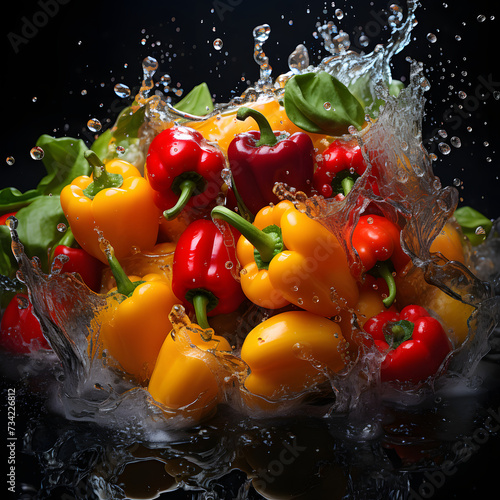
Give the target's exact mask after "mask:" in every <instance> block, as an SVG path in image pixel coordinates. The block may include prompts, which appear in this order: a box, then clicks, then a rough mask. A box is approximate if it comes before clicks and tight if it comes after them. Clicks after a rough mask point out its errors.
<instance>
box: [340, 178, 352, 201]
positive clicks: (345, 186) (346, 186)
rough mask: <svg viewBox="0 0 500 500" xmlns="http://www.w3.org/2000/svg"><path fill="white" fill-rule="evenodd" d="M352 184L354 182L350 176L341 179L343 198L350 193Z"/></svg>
mask: <svg viewBox="0 0 500 500" xmlns="http://www.w3.org/2000/svg"><path fill="white" fill-rule="evenodd" d="M354 182H355V180H354V179H353V178H352V177H351V176H350V175H348V176H347V177H344V178H343V179H342V182H341V184H342V190H343V191H344V196H347V195H348V194H349V193H350V191H351V189H352V187H353V186H354Z"/></svg>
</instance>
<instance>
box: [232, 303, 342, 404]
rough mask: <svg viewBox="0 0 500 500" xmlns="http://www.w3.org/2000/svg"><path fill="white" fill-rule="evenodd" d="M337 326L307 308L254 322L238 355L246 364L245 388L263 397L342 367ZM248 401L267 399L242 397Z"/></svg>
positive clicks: (289, 392)
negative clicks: (247, 367) (261, 321)
mask: <svg viewBox="0 0 500 500" xmlns="http://www.w3.org/2000/svg"><path fill="white" fill-rule="evenodd" d="M344 343H345V341H344V338H343V336H342V333H341V330H340V326H339V325H338V324H336V323H334V322H333V321H331V320H329V319H327V318H324V317H322V316H317V315H315V314H312V313H310V312H307V311H288V312H284V313H281V314H277V315H276V316H273V317H271V318H269V319H267V320H266V321H264V322H263V323H261V324H260V325H258V326H256V327H255V328H254V329H253V330H252V331H251V332H250V333H249V334H248V335H247V337H246V338H245V341H244V343H243V346H242V348H241V359H242V360H243V361H244V362H245V363H246V364H247V365H248V366H249V368H250V374H249V375H248V376H247V377H246V379H245V388H246V389H247V390H248V391H249V392H250V393H251V394H254V395H257V396H262V397H263V398H265V399H267V400H271V401H272V400H274V401H279V400H282V399H288V398H290V397H293V396H296V395H298V394H300V393H302V392H304V391H307V390H308V389H310V388H312V387H314V386H315V385H317V384H318V383H321V382H325V381H326V380H327V379H328V374H329V373H332V372H338V371H340V370H342V368H344V359H343V352H342V348H343V344H344ZM245 399H246V402H247V404H249V403H250V405H252V406H253V405H254V404H256V405H257V406H265V400H261V401H259V398H251V396H250V397H246V398H245Z"/></svg>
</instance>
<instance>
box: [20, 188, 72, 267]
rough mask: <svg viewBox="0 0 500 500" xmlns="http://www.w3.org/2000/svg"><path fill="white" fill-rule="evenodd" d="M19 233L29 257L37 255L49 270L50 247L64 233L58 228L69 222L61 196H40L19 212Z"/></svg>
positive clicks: (56, 242) (55, 243)
mask: <svg viewBox="0 0 500 500" xmlns="http://www.w3.org/2000/svg"><path fill="white" fill-rule="evenodd" d="M16 218H17V220H18V226H17V233H18V235H19V239H20V241H21V243H22V244H23V246H24V251H25V252H26V255H28V256H29V257H34V256H37V257H38V258H39V259H40V261H41V262H42V269H43V270H44V271H45V272H48V271H49V269H48V267H49V265H48V255H47V254H48V249H50V248H53V247H54V246H56V245H57V244H58V242H59V241H60V240H61V238H62V237H63V236H64V233H61V232H60V231H59V230H58V229H57V225H58V224H60V223H64V224H66V225H67V224H68V223H67V221H66V218H65V217H64V213H63V211H62V208H61V202H60V199H59V196H57V195H53V196H40V197H39V198H37V199H35V200H34V201H33V202H32V203H30V204H29V205H28V206H27V207H24V208H21V209H20V210H19V211H18V212H17V214H16Z"/></svg>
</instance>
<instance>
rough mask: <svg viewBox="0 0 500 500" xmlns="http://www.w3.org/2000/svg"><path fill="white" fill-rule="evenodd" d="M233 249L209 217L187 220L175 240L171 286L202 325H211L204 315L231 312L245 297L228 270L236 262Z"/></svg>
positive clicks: (207, 326)
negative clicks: (193, 311) (227, 244)
mask: <svg viewBox="0 0 500 500" xmlns="http://www.w3.org/2000/svg"><path fill="white" fill-rule="evenodd" d="M231 231H233V230H232V229H231ZM236 237H237V236H236ZM235 251H236V250H235V246H226V244H225V243H224V235H223V234H222V233H221V231H220V230H219V228H218V227H217V226H216V225H215V223H214V222H213V221H211V220H208V219H198V220H196V221H194V222H192V223H191V224H189V226H188V227H187V228H186V230H185V231H184V232H183V233H182V235H181V237H180V238H179V241H178V242H177V246H176V248H175V252H174V262H173V265H172V290H173V292H174V294H175V295H176V296H177V297H178V298H179V299H180V300H182V302H183V304H184V305H185V306H186V307H187V308H189V309H192V308H193V307H194V310H195V313H196V319H197V323H198V324H199V325H200V326H201V327H202V328H210V326H209V324H208V320H207V316H215V315H216V314H227V313H230V312H233V311H234V310H236V308H237V307H238V306H239V305H240V304H241V303H242V302H243V300H244V298H245V296H244V294H243V291H242V290H241V285H240V283H239V281H237V280H236V279H235V277H234V276H233V273H234V271H232V270H231V269H232V267H233V266H236V265H237V260H236V254H235Z"/></svg>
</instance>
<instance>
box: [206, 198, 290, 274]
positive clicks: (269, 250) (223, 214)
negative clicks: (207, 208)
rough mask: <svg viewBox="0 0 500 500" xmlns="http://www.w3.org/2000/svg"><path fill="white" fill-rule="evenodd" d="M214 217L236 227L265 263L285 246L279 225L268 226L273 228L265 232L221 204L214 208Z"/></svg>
mask: <svg viewBox="0 0 500 500" xmlns="http://www.w3.org/2000/svg"><path fill="white" fill-rule="evenodd" d="M212 218H213V219H221V220H223V221H225V222H227V223H228V224H230V225H231V226H233V227H234V228H236V229H237V230H238V231H239V232H240V233H241V234H242V235H243V236H244V237H245V238H246V239H247V240H248V241H249V242H250V243H251V244H252V245H253V246H254V247H255V250H256V251H257V252H258V253H259V255H260V258H261V259H262V262H263V263H264V264H268V263H269V262H271V260H272V258H273V257H274V256H275V255H276V254H277V253H278V252H280V251H281V249H282V248H283V239H282V237H281V230H280V229H279V228H278V227H277V226H268V228H271V230H270V231H268V232H265V231H263V230H261V229H258V228H257V227H255V226H254V225H253V224H251V223H250V222H248V221H247V220H245V219H244V218H243V217H241V215H238V214H237V213H235V212H233V211H232V210H229V209H228V208H226V207H220V206H218V207H215V208H214V209H213V210H212ZM274 228H276V230H274ZM266 229H267V228H266Z"/></svg>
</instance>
